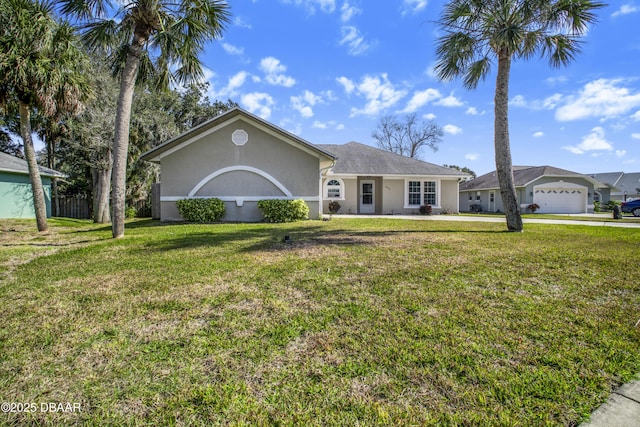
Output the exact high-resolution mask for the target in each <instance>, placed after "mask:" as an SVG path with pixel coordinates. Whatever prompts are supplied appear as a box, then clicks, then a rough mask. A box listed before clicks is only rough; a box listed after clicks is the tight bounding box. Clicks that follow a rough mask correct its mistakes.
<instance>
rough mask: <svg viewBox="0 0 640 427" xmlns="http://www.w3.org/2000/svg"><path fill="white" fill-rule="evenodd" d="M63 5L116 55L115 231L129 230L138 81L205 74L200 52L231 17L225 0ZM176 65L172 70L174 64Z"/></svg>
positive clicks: (70, 1)
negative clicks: (132, 135)
mask: <svg viewBox="0 0 640 427" xmlns="http://www.w3.org/2000/svg"><path fill="white" fill-rule="evenodd" d="M59 1H60V3H61V4H62V11H63V12H64V13H67V14H70V15H72V16H74V17H76V18H77V19H79V20H81V21H82V22H84V23H85V24H84V26H83V38H84V40H85V42H86V43H87V44H88V45H89V46H90V47H92V48H94V49H96V50H98V51H105V52H106V53H107V54H108V55H109V56H110V57H111V58H112V60H113V65H114V71H115V72H116V73H117V74H118V75H119V76H120V93H119V95H118V101H117V110H116V125H115V134H114V140H113V173H112V183H111V187H112V209H113V216H112V233H113V237H114V238H119V237H122V236H124V219H125V203H126V201H125V198H126V177H127V157H128V148H129V128H130V120H131V105H132V101H133V94H134V86H135V83H136V81H137V80H141V79H142V78H149V79H152V80H153V82H154V85H155V87H157V88H167V87H168V86H169V84H170V83H171V81H172V80H173V81H175V82H177V83H179V84H184V83H187V82H190V81H191V80H192V79H193V78H196V79H198V78H202V76H203V73H202V67H201V64H200V60H199V58H198V56H199V55H200V54H201V53H202V52H203V50H204V46H205V44H206V43H207V42H208V41H209V40H213V39H217V38H220V37H221V35H222V32H223V30H224V27H225V25H226V24H227V23H228V21H229V6H228V5H227V3H226V1H223V0H185V1H181V2H174V1H170V0H124V1H122V2H118V5H119V6H120V8H119V9H117V10H116V11H115V14H114V15H113V16H111V17H110V18H106V16H107V14H108V12H109V11H110V10H112V8H111V3H110V2H109V0H59ZM173 67H175V71H174V72H173V73H171V71H170V70H171V69H172V68H173Z"/></svg>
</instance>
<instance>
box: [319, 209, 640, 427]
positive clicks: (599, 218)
mask: <svg viewBox="0 0 640 427" xmlns="http://www.w3.org/2000/svg"><path fill="white" fill-rule="evenodd" d="M325 216H327V215H325ZM567 216H575V217H576V219H575V220H572V219H566V217H567ZM333 217H334V218H387V219H411V220H416V221H470V222H502V223H505V224H506V220H505V218H504V216H495V217H493V216H482V215H473V214H461V215H350V214H335V215H333ZM559 217H562V219H551V218H540V219H538V218H524V219H523V220H522V222H523V223H525V224H564V225H588V226H593V227H596V226H597V227H622V228H639V229H640V223H638V222H630V221H626V220H625V219H624V218H623V219H620V220H616V221H605V219H611V214H576V215H559ZM578 218H580V219H578ZM585 218H589V219H588V220H587V219H585ZM626 218H627V219H630V218H633V217H626ZM639 427H640V424H639Z"/></svg>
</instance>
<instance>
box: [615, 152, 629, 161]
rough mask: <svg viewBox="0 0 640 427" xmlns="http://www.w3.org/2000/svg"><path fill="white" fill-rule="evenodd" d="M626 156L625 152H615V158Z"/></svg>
mask: <svg viewBox="0 0 640 427" xmlns="http://www.w3.org/2000/svg"><path fill="white" fill-rule="evenodd" d="M626 155H627V150H616V157H618V158H620V159H621V158H623V157H624V156H626Z"/></svg>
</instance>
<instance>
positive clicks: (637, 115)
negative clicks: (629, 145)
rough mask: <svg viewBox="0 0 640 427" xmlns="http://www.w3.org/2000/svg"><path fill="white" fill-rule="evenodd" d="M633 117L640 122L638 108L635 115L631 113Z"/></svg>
mask: <svg viewBox="0 0 640 427" xmlns="http://www.w3.org/2000/svg"><path fill="white" fill-rule="evenodd" d="M631 118H632V119H633V120H635V121H636V122H640V110H638V111H636V112H635V113H633V115H631Z"/></svg>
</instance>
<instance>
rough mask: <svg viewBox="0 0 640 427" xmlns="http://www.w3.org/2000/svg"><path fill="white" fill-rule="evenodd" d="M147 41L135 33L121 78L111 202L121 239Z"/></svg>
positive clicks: (114, 229)
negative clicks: (132, 128)
mask: <svg viewBox="0 0 640 427" xmlns="http://www.w3.org/2000/svg"><path fill="white" fill-rule="evenodd" d="M143 45H144V40H142V39H141V38H140V37H137V36H134V39H133V42H132V43H131V46H129V49H128V52H127V59H126V62H125V65H124V70H123V71H122V78H121V80H120V94H119V95H118V105H117V108H116V128H115V136H114V139H113V171H112V175H111V205H112V209H113V215H112V220H113V222H112V226H111V229H112V230H111V231H112V234H113V237H114V238H116V239H118V238H120V237H123V236H124V219H125V214H124V211H125V196H126V185H127V157H128V153H129V124H130V121H131V104H132V103H133V92H134V89H135V82H136V77H137V75H138V66H139V65H140V54H141V52H142V48H143Z"/></svg>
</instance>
